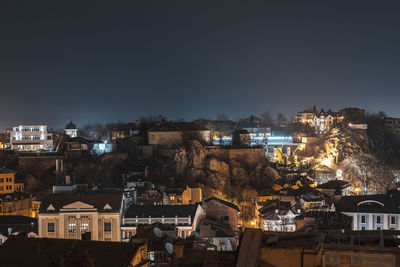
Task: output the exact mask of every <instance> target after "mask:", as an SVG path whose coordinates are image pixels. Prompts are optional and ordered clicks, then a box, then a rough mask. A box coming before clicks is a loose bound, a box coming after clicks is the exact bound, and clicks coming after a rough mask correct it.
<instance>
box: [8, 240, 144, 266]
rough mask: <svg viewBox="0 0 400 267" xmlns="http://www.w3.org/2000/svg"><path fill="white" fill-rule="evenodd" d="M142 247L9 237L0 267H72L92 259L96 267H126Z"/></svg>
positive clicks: (121, 243)
mask: <svg viewBox="0 0 400 267" xmlns="http://www.w3.org/2000/svg"><path fill="white" fill-rule="evenodd" d="M142 245H143V244H141V243H125V242H102V241H86V240H72V239H55V238H54V239H53V238H49V239H48V238H9V239H8V240H7V241H6V242H5V243H4V244H3V245H2V246H1V247H0V257H1V266H4V267H11V266H25V267H34V266H61V265H58V263H59V262H63V263H64V264H63V265H62V266H65V267H73V266H82V265H81V264H82V262H84V261H85V260H87V261H89V260H93V261H94V262H95V266H96V267H109V266H113V267H128V266H130V261H131V260H132V259H133V257H134V256H135V254H136V253H137V252H138V250H139V248H140V247H141V246H142ZM21 252H23V254H21ZM66 255H68V256H66ZM21 256H22V257H21ZM87 266H89V265H87ZM90 266H91V265H90Z"/></svg>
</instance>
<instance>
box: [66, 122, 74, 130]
mask: <svg viewBox="0 0 400 267" xmlns="http://www.w3.org/2000/svg"><path fill="white" fill-rule="evenodd" d="M65 129H66V130H68V129H69V130H72V129H76V125H75V124H74V123H72V121H70V123H68V124H67V125H66V126H65Z"/></svg>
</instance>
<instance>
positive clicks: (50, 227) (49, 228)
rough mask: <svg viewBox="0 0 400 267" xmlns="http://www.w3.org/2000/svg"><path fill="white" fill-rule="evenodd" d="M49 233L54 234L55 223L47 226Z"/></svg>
mask: <svg viewBox="0 0 400 267" xmlns="http://www.w3.org/2000/svg"><path fill="white" fill-rule="evenodd" d="M47 232H49V233H54V223H48V224H47Z"/></svg>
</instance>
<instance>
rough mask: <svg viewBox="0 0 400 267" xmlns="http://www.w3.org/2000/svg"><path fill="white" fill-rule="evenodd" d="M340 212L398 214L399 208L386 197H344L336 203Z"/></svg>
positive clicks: (393, 201)
mask: <svg viewBox="0 0 400 267" xmlns="http://www.w3.org/2000/svg"><path fill="white" fill-rule="evenodd" d="M338 210H339V211H341V212H360V213H371V212H372V213H400V206H399V204H398V203H396V201H395V200H394V199H393V198H391V197H389V196H387V195H361V196H344V197H342V198H341V199H340V201H339V203H338Z"/></svg>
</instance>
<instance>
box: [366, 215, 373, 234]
mask: <svg viewBox="0 0 400 267" xmlns="http://www.w3.org/2000/svg"><path fill="white" fill-rule="evenodd" d="M368 217H369V218H368V229H367V230H373V229H374V215H373V214H371V213H370V214H369V215H368Z"/></svg>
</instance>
